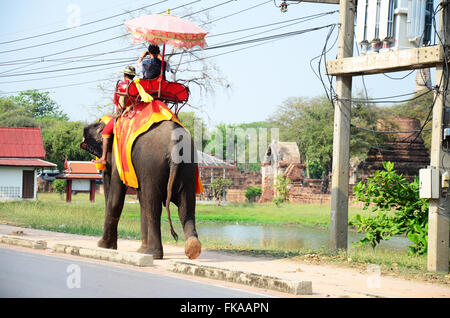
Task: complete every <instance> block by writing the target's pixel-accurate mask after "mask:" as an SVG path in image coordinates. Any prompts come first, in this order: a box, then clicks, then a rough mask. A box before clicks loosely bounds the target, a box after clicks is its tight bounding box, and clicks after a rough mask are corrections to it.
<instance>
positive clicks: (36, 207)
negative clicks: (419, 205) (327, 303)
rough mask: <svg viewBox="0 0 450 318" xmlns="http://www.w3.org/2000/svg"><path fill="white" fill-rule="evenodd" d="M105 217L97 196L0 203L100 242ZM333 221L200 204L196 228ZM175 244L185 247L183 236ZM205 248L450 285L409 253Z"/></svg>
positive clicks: (30, 221) (134, 210)
mask: <svg viewBox="0 0 450 318" xmlns="http://www.w3.org/2000/svg"><path fill="white" fill-rule="evenodd" d="M130 201H134V197H132V196H127V199H126V202H130ZM104 211H105V203H104V197H103V196H102V195H98V196H97V197H96V202H95V203H94V204H92V203H90V202H89V200H88V195H87V194H84V193H80V194H77V195H73V196H72V203H70V204H69V203H66V202H65V201H64V199H63V198H61V197H60V196H59V195H57V194H51V193H39V194H38V200H36V201H17V202H4V203H0V221H1V222H3V223H8V224H13V225H17V226H22V227H30V228H35V229H43V230H49V231H58V232H65V233H72V234H82V235H94V236H101V235H102V227H103V221H104ZM139 211H140V209H139V204H131V203H130V204H125V206H124V210H123V212H122V217H121V221H120V222H119V228H118V233H119V237H121V238H126V239H140V212H139ZM171 211H172V220H173V224H174V227H175V231H176V232H177V233H179V234H181V233H182V229H181V225H180V223H179V222H178V216H177V213H176V207H175V206H174V207H173V208H172V209H171ZM357 213H359V214H363V215H367V214H368V213H370V212H367V211H365V210H362V208H356V207H350V208H349V218H351V217H352V216H353V215H355V214H357ZM329 215H330V212H329V207H328V206H327V205H322V206H321V205H296V204H284V205H282V206H281V207H276V206H275V205H272V204H229V205H226V206H216V205H214V204H211V205H200V204H199V205H197V212H196V220H197V222H198V223H200V222H204V223H209V222H221V223H233V224H235V223H239V224H242V223H244V224H273V225H301V226H309V227H315V228H320V229H327V228H328V227H329V218H330V217H329ZM162 220H163V222H162V229H161V232H162V239H163V242H164V244H175V242H174V240H173V238H172V237H171V235H170V230H169V225H168V222H167V214H166V212H163V217H162ZM177 244H179V245H181V244H183V239H182V235H181V236H180V242H179V243H177ZM202 245H203V247H204V248H206V249H209V250H217V251H222V252H228V253H239V254H246V255H253V256H270V257H277V258H289V259H292V260H293V261H298V260H301V261H302V262H307V263H313V264H335V265H339V266H350V267H357V268H360V269H364V268H367V266H368V264H378V265H380V267H381V270H382V273H384V274H388V275H396V276H402V277H406V278H414V279H416V278H419V279H423V280H427V281H438V282H441V283H447V284H448V283H450V279H449V277H448V275H447V276H445V275H441V274H436V273H430V272H427V271H426V256H424V255H422V256H410V255H408V254H407V252H406V251H404V252H401V251H400V252H399V251H389V250H379V249H375V250H372V249H371V248H365V249H364V248H350V249H349V251H348V252H347V253H340V254H337V255H333V254H331V253H330V252H329V251H327V250H326V249H324V248H323V249H321V250H311V249H293V248H291V249H284V248H283V249H281V248H272V247H271V248H267V247H255V246H245V245H241V246H236V245H231V244H230V243H229V242H221V241H218V240H208V241H202Z"/></svg>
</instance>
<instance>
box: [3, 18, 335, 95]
mask: <svg viewBox="0 0 450 318" xmlns="http://www.w3.org/2000/svg"><path fill="white" fill-rule="evenodd" d="M330 26H335V24H331V25H325V26H321V27H315V28H309V29H304V30H299V31H295V32H288V33H282V34H279V35H274V36H268V37H263V38H259V39H253V40H248V41H241V42H237V43H234V44H226V45H220V46H217V47H209V48H208V49H217V48H224V47H230V46H232V45H244V44H251V43H255V42H265V43H267V42H270V41H274V40H279V39H283V38H286V37H288V36H295V35H299V34H303V33H307V32H312V31H317V30H320V29H323V28H326V27H330ZM261 44H264V43H258V44H257V45H261ZM254 46H256V45H252V46H249V47H246V48H250V47H254ZM246 48H242V49H237V50H233V51H230V52H225V53H221V54H218V55H215V56H219V55H224V54H229V53H233V52H236V51H239V50H243V49H246ZM177 54H180V53H175V54H174V55H177ZM215 56H210V57H204V58H202V60H203V59H207V58H212V57H215ZM117 63H119V62H114V63H106V64H102V65H109V64H117ZM124 65H127V64H124ZM79 74H81V73H78V74H72V75H79ZM66 76H67V75H66ZM102 80H107V79H102ZM102 80H96V81H90V82H83V83H77V84H69V85H61V86H57V87H48V88H40V89H37V90H47V89H54V88H61V87H67V86H75V85H82V84H89V83H93V82H98V81H102ZM22 91H23V90H19V91H12V92H1V93H0V94H2V95H7V94H15V93H19V92H22Z"/></svg>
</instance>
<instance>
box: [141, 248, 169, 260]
mask: <svg viewBox="0 0 450 318" xmlns="http://www.w3.org/2000/svg"><path fill="white" fill-rule="evenodd" d="M136 252H138V253H141V254H151V255H153V259H163V251H162V250H155V249H152V248H150V247H144V246H141V247H140V248H138V250H137V251H136Z"/></svg>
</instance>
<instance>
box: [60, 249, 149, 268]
mask: <svg viewBox="0 0 450 318" xmlns="http://www.w3.org/2000/svg"><path fill="white" fill-rule="evenodd" d="M53 252H56V253H64V254H70V255H76V256H81V257H87V258H94V259H99V260H103V261H109V262H115V263H122V264H128V265H135V266H139V267H145V266H152V265H153V255H149V254H140V253H135V252H125V251H117V250H110V249H106V248H100V247H95V248H88V247H82V246H73V245H68V244H59V243H56V244H55V245H54V246H53Z"/></svg>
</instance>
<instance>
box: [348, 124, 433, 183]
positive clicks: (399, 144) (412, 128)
mask: <svg viewBox="0 0 450 318" xmlns="http://www.w3.org/2000/svg"><path fill="white" fill-rule="evenodd" d="M391 122H393V123H395V125H394V126H393V125H392V124H385V123H383V122H382V121H380V122H379V123H378V125H377V129H378V130H390V131H393V130H396V131H402V133H396V134H393V137H392V139H391V140H390V141H388V142H386V143H384V144H383V145H380V146H379V148H371V149H370V150H369V152H368V154H367V158H366V159H365V160H364V161H362V162H360V163H359V164H358V165H357V167H356V169H355V179H356V181H359V180H364V179H366V178H368V177H371V176H373V174H374V172H375V171H376V170H383V162H384V161H390V162H392V163H394V169H395V170H396V171H397V172H398V173H399V174H403V177H405V179H406V180H408V181H410V182H411V181H412V180H413V179H414V177H415V176H418V175H419V169H421V168H425V167H427V166H428V165H429V164H430V156H429V153H428V150H427V148H426V147H425V145H424V141H423V139H422V136H421V135H420V134H419V132H420V128H421V125H420V121H419V120H418V119H415V118H412V117H407V116H397V117H394V118H391Z"/></svg>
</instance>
